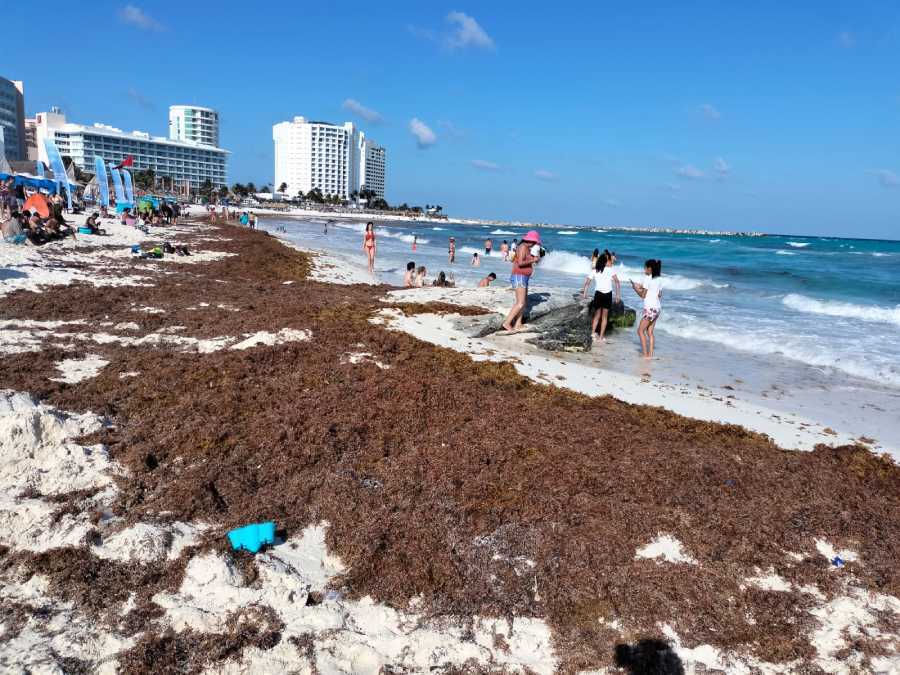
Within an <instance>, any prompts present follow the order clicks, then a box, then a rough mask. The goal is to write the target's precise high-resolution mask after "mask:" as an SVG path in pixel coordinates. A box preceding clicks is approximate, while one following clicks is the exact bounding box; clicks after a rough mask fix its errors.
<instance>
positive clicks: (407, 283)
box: [403, 260, 416, 288]
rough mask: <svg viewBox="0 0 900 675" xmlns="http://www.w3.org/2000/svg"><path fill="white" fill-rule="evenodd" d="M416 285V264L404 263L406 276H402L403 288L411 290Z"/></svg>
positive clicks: (411, 262)
mask: <svg viewBox="0 0 900 675" xmlns="http://www.w3.org/2000/svg"><path fill="white" fill-rule="evenodd" d="M415 284H416V263H414V262H413V261H412V260H410V261H409V262H408V263H406V274H404V275H403V288H412V287H413V286H415Z"/></svg>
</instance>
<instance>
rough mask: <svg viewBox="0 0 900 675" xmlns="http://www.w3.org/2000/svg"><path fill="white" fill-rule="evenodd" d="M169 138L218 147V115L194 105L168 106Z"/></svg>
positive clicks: (209, 109)
mask: <svg viewBox="0 0 900 675" xmlns="http://www.w3.org/2000/svg"><path fill="white" fill-rule="evenodd" d="M169 138H171V139H172V140H173V141H191V142H193V143H199V144H201V145H211V146H213V147H215V148H217V147H219V113H217V112H216V111H215V110H213V109H212V108H201V107H200V106H196V105H172V106H169Z"/></svg>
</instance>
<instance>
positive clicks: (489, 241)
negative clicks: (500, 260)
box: [484, 238, 494, 255]
mask: <svg viewBox="0 0 900 675" xmlns="http://www.w3.org/2000/svg"><path fill="white" fill-rule="evenodd" d="M493 248H494V241H493V240H492V239H490V238H488V239H486V240H485V242H484V254H485V255H490V254H491V250H493Z"/></svg>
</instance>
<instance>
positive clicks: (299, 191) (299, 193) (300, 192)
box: [297, 190, 303, 201]
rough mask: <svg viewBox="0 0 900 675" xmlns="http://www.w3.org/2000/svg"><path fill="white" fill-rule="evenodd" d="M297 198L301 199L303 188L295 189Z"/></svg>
mask: <svg viewBox="0 0 900 675" xmlns="http://www.w3.org/2000/svg"><path fill="white" fill-rule="evenodd" d="M297 199H299V200H301V201H302V200H303V190H297Z"/></svg>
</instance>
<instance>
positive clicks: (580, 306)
mask: <svg viewBox="0 0 900 675" xmlns="http://www.w3.org/2000/svg"><path fill="white" fill-rule="evenodd" d="M577 298H578V296H575V297H574V298H573V296H568V297H565V298H563V297H560V296H559V295H554V296H549V295H542V294H533V295H529V296H528V307H527V309H526V312H525V328H526V330H527V331H528V333H530V334H534V335H533V337H529V338H527V339H526V342H529V343H531V344H533V345H536V346H538V347H540V348H541V349H547V350H550V351H579V352H581V351H587V350H589V349H590V348H591V343H592V341H593V336H592V335H591V320H592V318H593V307H592V306H591V305H590V304H589V303H587V302H583V301H580V300H578V299H577ZM635 320H636V313H635V311H634V310H633V309H631V308H629V307H626V306H625V304H624V303H622V302H618V303H615V304H614V305H613V307H612V309H611V310H610V313H609V320H608V322H607V328H606V329H607V331H609V330H614V329H616V328H630V327H631V326H633V325H634V322H635ZM502 322H503V317H502V316H500V315H498V314H493V315H489V316H486V317H473V318H472V319H470V320H469V321H468V322H467V324H468V325H467V326H466V328H467V330H469V331H470V334H471V335H472V336H473V337H485V336H487V335H491V334H492V333H496V332H497V331H499V330H500V329H501V327H502Z"/></svg>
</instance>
